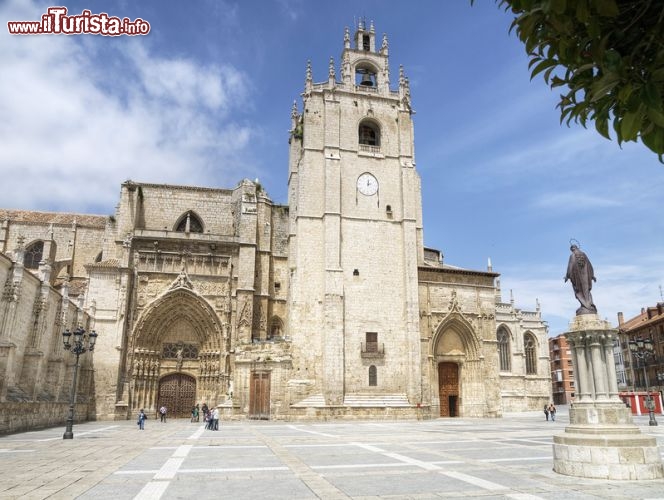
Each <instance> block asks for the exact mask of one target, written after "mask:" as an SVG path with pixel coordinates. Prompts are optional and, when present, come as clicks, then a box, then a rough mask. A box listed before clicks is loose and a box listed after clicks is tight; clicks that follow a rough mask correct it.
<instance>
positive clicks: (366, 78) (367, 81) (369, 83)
mask: <svg viewBox="0 0 664 500" xmlns="http://www.w3.org/2000/svg"><path fill="white" fill-rule="evenodd" d="M360 85H361V86H363V87H373V86H374V82H373V80H372V79H371V75H370V74H369V73H364V74H363V75H362V81H361V82H360Z"/></svg>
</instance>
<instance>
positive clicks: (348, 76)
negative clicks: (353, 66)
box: [341, 50, 353, 84]
mask: <svg viewBox="0 0 664 500" xmlns="http://www.w3.org/2000/svg"><path fill="white" fill-rule="evenodd" d="M352 79H353V75H352V73H351V70H350V53H349V52H348V51H347V50H344V55H343V61H342V63H341V80H342V81H343V82H344V83H345V84H350V83H351V81H352Z"/></svg>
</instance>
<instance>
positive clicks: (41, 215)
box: [0, 208, 107, 229]
mask: <svg viewBox="0 0 664 500" xmlns="http://www.w3.org/2000/svg"><path fill="white" fill-rule="evenodd" d="M106 219H107V216H105V215H88V214H70V213H62V212H35V211H32V210H7V209H3V208H0V221H4V220H9V221H12V222H27V223H31V224H73V223H74V222H76V224H77V225H79V226H86V227H98V228H102V229H103V228H104V227H105V226H106Z"/></svg>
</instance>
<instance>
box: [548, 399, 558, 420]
mask: <svg viewBox="0 0 664 500" xmlns="http://www.w3.org/2000/svg"><path fill="white" fill-rule="evenodd" d="M549 414H550V415H551V421H552V422H555V421H556V407H555V406H553V403H551V404H550V405H549Z"/></svg>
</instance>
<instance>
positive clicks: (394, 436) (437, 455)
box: [0, 408, 664, 500]
mask: <svg viewBox="0 0 664 500" xmlns="http://www.w3.org/2000/svg"><path fill="white" fill-rule="evenodd" d="M635 422H636V423H637V425H639V427H640V429H641V430H642V431H643V432H645V433H650V434H652V435H654V436H655V437H656V438H657V440H658V444H659V445H660V449H662V448H661V447H662V445H664V425H663V426H662V427H649V426H648V425H647V417H637V418H636V419H635ZM567 423H568V418H567V414H566V411H565V409H564V408H563V410H562V411H559V413H558V419H557V421H556V422H547V421H545V420H544V416H543V415H540V412H529V413H520V414H510V415H507V416H505V417H504V418H502V419H464V418H454V419H437V420H430V421H375V422H370V421H359V422H348V421H338V422H324V423H323V422H271V421H270V422H265V421H233V422H222V423H221V427H220V430H219V431H218V432H214V431H207V430H205V429H204V428H203V424H202V423H190V422H189V421H188V420H171V421H169V422H167V423H166V424H161V423H160V422H158V421H155V420H148V421H147V423H146V429H145V430H144V431H139V430H138V429H137V426H136V424H135V423H134V422H133V421H127V422H89V423H85V424H79V425H76V426H75V427H74V439H73V440H63V439H62V433H63V431H64V429H61V428H54V429H47V430H41V431H36V432H28V433H21V434H14V435H10V436H5V437H2V438H0V472H1V474H0V498H3V499H4V498H17V499H18V498H21V499H24V498H25V499H42V498H53V499H71V498H80V499H90V500H92V499H94V500H102V499H125V498H126V499H133V498H136V499H145V500H156V499H176V498H194V497H197V498H201V497H205V496H209V497H219V496H223V498H232V499H242V498H247V499H254V498H256V499H258V498H260V499H316V498H323V499H342V498H352V499H360V500H365V499H376V498H390V499H429V498H461V497H463V498H484V499H493V498H512V499H523V500H526V499H537V498H545V499H549V498H550V499H553V498H556V499H559V498H578V499H591V498H594V499H597V498H604V499H606V498H627V497H630V498H664V481H662V480H659V481H626V482H623V481H605V480H591V479H579V478H575V477H569V476H562V475H559V474H556V473H554V472H553V471H552V464H553V459H552V436H553V434H554V433H558V432H562V431H563V429H564V427H565V425H567ZM662 424H664V422H662Z"/></svg>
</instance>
